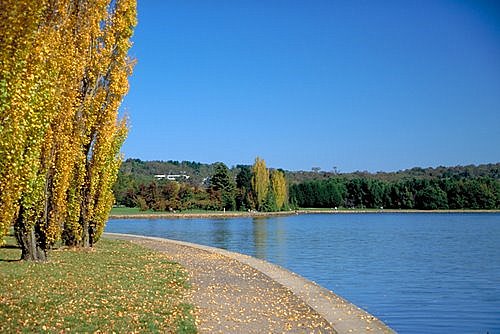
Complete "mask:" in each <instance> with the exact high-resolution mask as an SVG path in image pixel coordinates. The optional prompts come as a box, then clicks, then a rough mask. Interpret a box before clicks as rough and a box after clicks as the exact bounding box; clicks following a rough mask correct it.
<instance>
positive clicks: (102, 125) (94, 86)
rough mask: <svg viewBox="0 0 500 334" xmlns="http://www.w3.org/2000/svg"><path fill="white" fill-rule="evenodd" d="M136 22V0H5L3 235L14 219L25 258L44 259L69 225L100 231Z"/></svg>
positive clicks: (0, 19) (0, 12)
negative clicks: (131, 37)
mask: <svg viewBox="0 0 500 334" xmlns="http://www.w3.org/2000/svg"><path fill="white" fill-rule="evenodd" d="M134 25H135V1H133V0H117V1H105V0H87V1H86V0H59V1H57V0H56V1H48V0H31V1H30V0H26V1H19V2H18V1H15V0H4V1H2V2H0V29H1V30H0V31H2V34H0V61H1V63H0V137H1V138H2V141H0V178H1V180H2V182H0V205H1V207H2V210H0V239H1V238H2V236H3V235H4V234H5V233H6V231H7V230H8V228H9V227H10V226H11V224H12V223H13V222H15V223H14V227H15V232H16V238H17V240H18V243H19V244H20V246H21V248H22V250H23V255H22V257H23V259H28V260H44V259H45V252H46V250H47V248H49V247H50V246H51V245H52V244H53V243H54V242H56V241H57V240H58V239H60V237H61V233H62V231H63V226H64V229H65V233H64V234H65V235H67V236H71V237H72V240H81V239H83V237H82V235H85V233H86V231H87V233H88V231H89V230H90V228H88V229H87V230H85V229H84V228H83V227H82V226H81V225H85V224H87V225H88V226H92V230H91V231H92V235H93V237H92V240H96V239H97V238H98V236H99V235H100V233H102V229H103V226H104V222H105V221H106V219H107V214H108V212H109V209H110V208H111V205H112V203H113V196H112V193H111V187H112V184H113V182H114V180H115V178H116V174H117V171H118V168H119V165H120V162H121V157H120V155H119V149H120V147H121V144H122V142H123V140H124V138H125V136H126V123H125V122H124V121H120V122H118V121H117V112H118V107H119V104H120V101H121V99H122V97H123V95H124V94H125V93H126V91H127V89H128V85H127V76H128V75H129V74H130V73H131V68H132V62H131V61H130V60H129V59H128V57H127V56H126V54H127V52H128V49H129V48H130V40H129V39H130V36H131V33H132V29H133V27H134ZM82 193H84V194H87V196H86V197H85V196H82ZM82 197H84V198H85V199H86V200H85V201H84V200H81V199H82ZM89 198H90V199H91V200H88V199H89ZM82 208H83V209H82ZM82 212H90V213H91V214H89V215H87V216H85V217H84V219H85V221H84V222H82V217H81V216H82V215H81V213H82ZM75 217H78V218H77V219H78V220H77V221H76V224H75ZM89 220H90V221H89ZM76 232H78V233H76Z"/></svg>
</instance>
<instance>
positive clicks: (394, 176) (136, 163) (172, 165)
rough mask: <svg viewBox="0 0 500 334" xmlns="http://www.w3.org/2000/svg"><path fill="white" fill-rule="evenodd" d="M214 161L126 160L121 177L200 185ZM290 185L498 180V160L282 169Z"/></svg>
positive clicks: (142, 180)
mask: <svg viewBox="0 0 500 334" xmlns="http://www.w3.org/2000/svg"><path fill="white" fill-rule="evenodd" d="M214 165H215V163H214V164H204V163H199V162H194V161H181V162H179V161H173V160H169V161H157V160H156V161H142V160H140V159H127V160H125V161H124V162H123V163H122V166H121V168H120V174H121V176H122V177H123V176H126V177H129V178H134V179H135V180H137V181H139V182H144V183H145V182H148V181H152V180H154V179H155V175H165V176H168V175H187V176H189V178H188V179H187V180H184V181H185V182H187V183H189V184H192V185H196V186H200V185H202V184H203V181H204V180H206V179H207V178H208V177H210V176H211V175H212V174H213V172H214ZM242 166H243V165H237V166H233V167H231V166H229V167H230V172H231V173H232V174H233V176H234V177H236V175H237V174H238V172H239V171H240V168H241V167H242ZM285 175H286V177H287V180H288V183H289V184H296V183H300V182H304V181H309V180H321V179H328V178H331V177H334V176H340V177H343V178H348V179H350V178H359V177H363V178H368V179H377V180H383V181H397V180H402V179H410V178H416V179H442V178H455V179H462V178H464V179H465V178H475V177H491V178H493V179H500V163H494V164H493V163H492V164H482V165H478V166H475V165H467V166H453V167H444V166H439V167H435V168H433V167H428V168H421V167H414V168H411V169H406V170H402V171H397V172H377V173H369V172H366V171H357V172H353V173H336V172H323V171H320V170H318V171H285Z"/></svg>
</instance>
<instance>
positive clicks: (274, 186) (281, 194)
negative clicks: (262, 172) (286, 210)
mask: <svg viewBox="0 0 500 334" xmlns="http://www.w3.org/2000/svg"><path fill="white" fill-rule="evenodd" d="M271 190H272V192H273V194H274V200H275V201H276V208H277V209H278V210H281V209H283V207H284V205H285V203H286V201H287V186H286V179H285V174H284V173H283V172H282V171H280V170H274V171H273V172H272V173H271Z"/></svg>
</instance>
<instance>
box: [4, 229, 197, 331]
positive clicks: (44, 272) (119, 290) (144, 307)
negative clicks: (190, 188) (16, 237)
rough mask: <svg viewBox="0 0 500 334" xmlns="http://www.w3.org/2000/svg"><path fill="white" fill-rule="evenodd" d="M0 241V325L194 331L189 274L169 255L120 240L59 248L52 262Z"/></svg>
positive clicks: (32, 328) (20, 328) (7, 328)
mask: <svg viewBox="0 0 500 334" xmlns="http://www.w3.org/2000/svg"><path fill="white" fill-rule="evenodd" d="M19 258H20V250H19V249H17V248H15V247H14V246H13V240H12V238H10V239H8V244H7V246H6V247H4V248H0V281H1V282H2V284H1V285H0V332H1V333H15V332H27V333H28V332H38V333H39V332H44V331H47V332H53V333H60V332H63V333H68V332H70V333H75V332H80V333H81V332H117V333H124V332H127V333H131V332H145V331H146V332H178V333H194V332H195V331H196V329H195V325H194V319H193V317H192V315H191V306H190V305H188V304H186V303H185V302H184V301H185V298H186V294H187V292H188V288H189V287H188V285H187V281H186V280H187V273H186V272H185V270H184V269H183V268H181V267H180V266H179V265H178V264H176V263H173V262H170V261H169V260H168V259H167V258H166V257H165V256H164V255H162V254H160V253H157V252H152V251H149V250H146V249H144V248H142V247H140V246H137V245H134V244H132V243H128V242H123V241H111V240H101V241H100V242H99V243H97V245H96V246H95V249H94V250H91V251H82V250H71V249H62V250H55V251H52V252H51V253H50V261H49V262H48V263H43V264H40V263H27V262H22V261H18V259H19Z"/></svg>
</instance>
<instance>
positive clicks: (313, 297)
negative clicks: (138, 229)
mask: <svg viewBox="0 0 500 334" xmlns="http://www.w3.org/2000/svg"><path fill="white" fill-rule="evenodd" d="M104 236H105V237H108V238H113V239H121V240H128V241H134V239H135V240H140V239H143V240H150V241H155V242H168V243H174V244H178V245H182V246H186V247H191V248H195V249H200V250H204V251H207V252H211V253H215V254H219V255H223V256H225V257H228V258H230V259H234V260H236V261H238V262H241V263H243V264H244V265H247V266H250V267H252V268H254V269H255V270H258V271H260V272H261V273H263V274H264V275H266V276H268V277H270V278H271V279H272V280H274V281H275V282H277V283H279V284H281V285H282V286H284V287H285V288H287V289H289V290H290V291H291V292H292V293H293V294H295V295H296V296H298V297H299V298H300V299H302V300H303V301H304V302H305V303H306V304H308V305H309V306H310V307H311V308H312V309H313V310H315V311H316V312H317V313H318V314H320V315H321V316H322V317H323V318H324V319H325V320H326V321H328V322H329V323H330V324H331V325H332V327H333V328H334V329H335V331H336V332H337V333H395V331H394V330H392V329H391V328H390V327H388V326H387V325H386V324H384V323H383V322H382V321H381V320H379V319H378V318H376V317H375V316H373V315H371V314H369V313H368V312H366V311H364V310H362V309H360V308H359V307H357V306H356V305H354V304H352V303H350V302H349V301H347V300H345V299H344V298H342V297H340V296H338V295H336V294H335V293H333V292H332V291H330V290H328V289H326V288H324V287H322V286H320V285H318V284H316V283H315V282H312V281H310V280H308V279H305V278H303V277H302V276H300V275H298V274H296V273H294V272H291V271H289V270H287V269H285V268H283V267H280V266H278V265H275V264H272V263H269V262H267V261H264V260H260V259H257V258H254V257H251V256H248V255H244V254H240V253H236V252H230V251H226V250H224V249H220V248H215V247H210V246H204V245H199V244H194V243H190V242H184V241H178V240H171V239H165V238H155V237H147V236H140V235H131V234H120V233H105V234H104Z"/></svg>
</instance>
